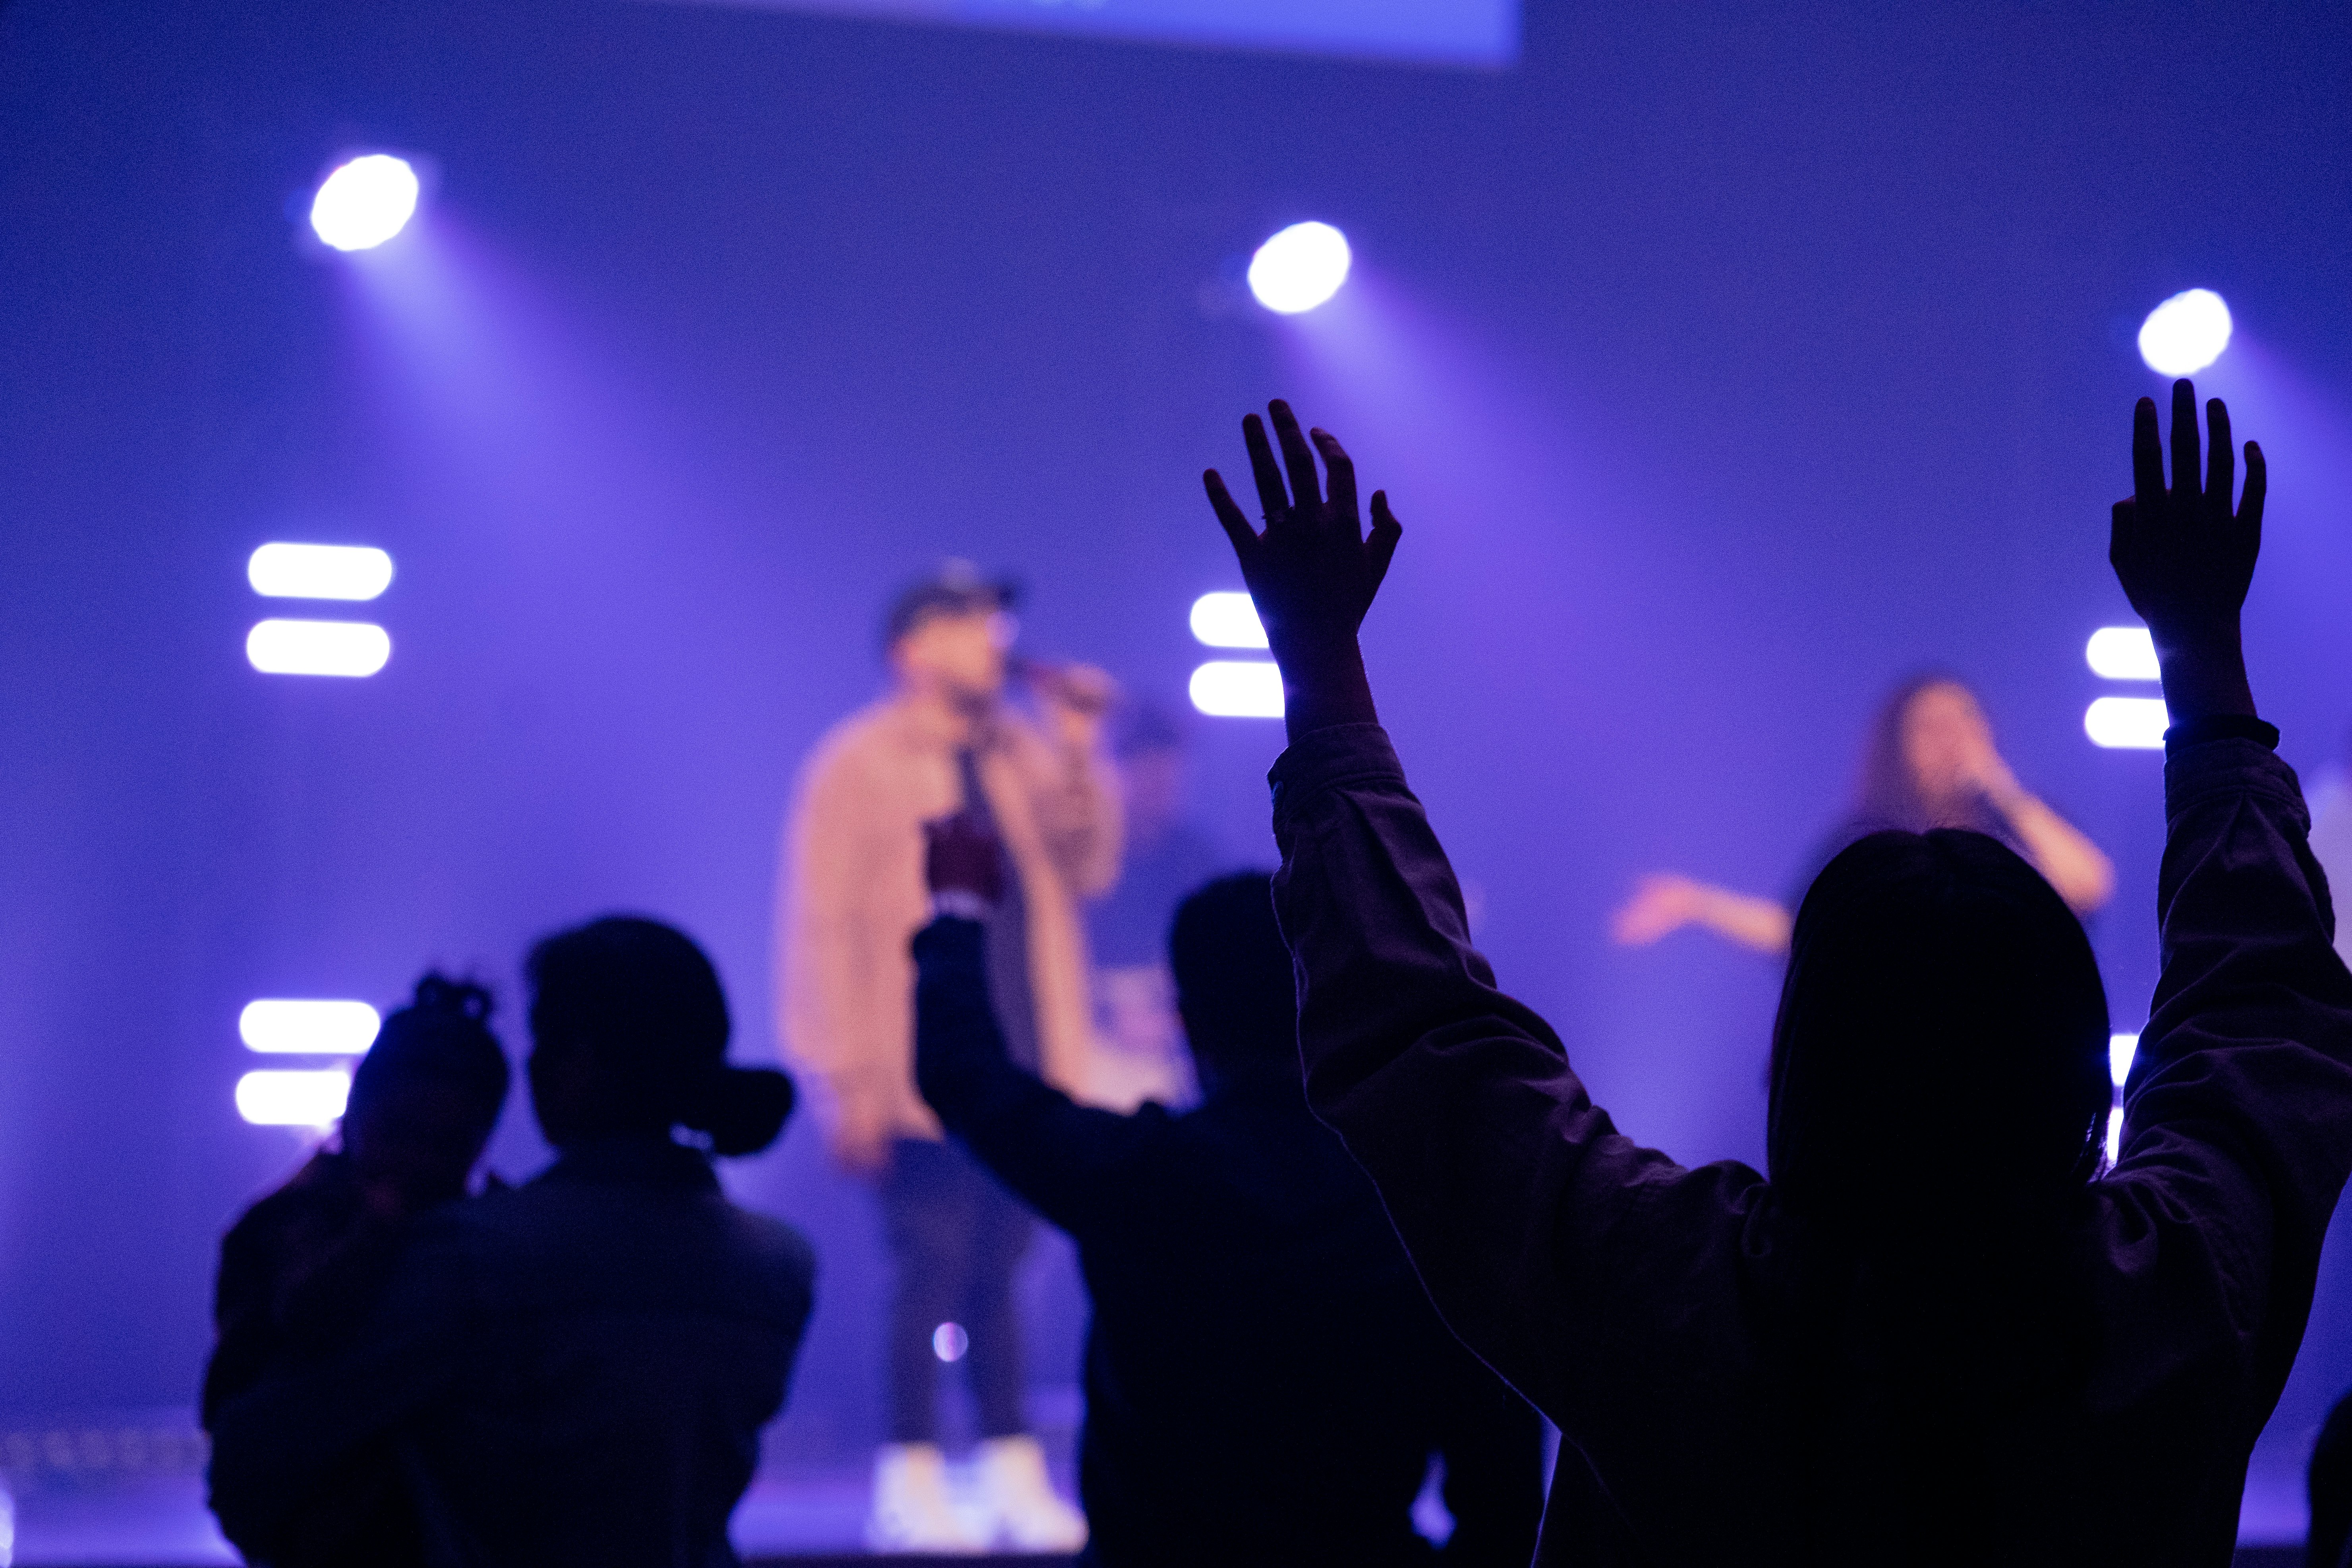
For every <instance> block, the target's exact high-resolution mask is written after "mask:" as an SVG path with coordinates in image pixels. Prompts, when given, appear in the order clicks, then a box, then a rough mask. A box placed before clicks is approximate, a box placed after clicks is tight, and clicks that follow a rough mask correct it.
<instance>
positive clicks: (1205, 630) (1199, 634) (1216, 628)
mask: <svg viewBox="0 0 2352 1568" xmlns="http://www.w3.org/2000/svg"><path fill="white" fill-rule="evenodd" d="M1192 636H1193V637H1196V638H1198V639H1199V640H1200V641H1201V642H1202V643H1203V644H1205V645H1206V646H1208V647H1265V626H1263V625H1261V624H1260V623H1259V621H1258V618H1257V605H1255V604H1254V603H1252V602H1251V600H1250V596H1249V595H1247V594H1234V593H1217V594H1203V595H1201V596H1200V597H1199V598H1197V599H1195V600H1193V601H1192Z"/></svg>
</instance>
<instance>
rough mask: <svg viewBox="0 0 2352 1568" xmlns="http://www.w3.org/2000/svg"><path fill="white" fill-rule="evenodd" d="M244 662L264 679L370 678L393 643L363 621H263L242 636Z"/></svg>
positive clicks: (380, 629)
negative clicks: (243, 639)
mask: <svg viewBox="0 0 2352 1568" xmlns="http://www.w3.org/2000/svg"><path fill="white" fill-rule="evenodd" d="M245 657H246V658H247V661H248V662H249V663H251V664H252V666H253V668H256V669H257V670H259V671H261V673H262V674H264V675H344V676H367V675H373V674H374V673H375V672H376V671H377V670H379V669H382V668H383V667H384V664H385V662H386V661H387V660H389V659H390V658H392V638H391V637H390V636H389V635H388V634H387V633H386V632H385V631H384V629H383V627H382V626H372V625H370V624H369V623H367V622H365V621H290V620H268V621H263V622H261V623H260V624H259V625H257V626H255V627H254V628H253V630H252V631H251V632H249V633H248V634H247V636H246V639H245Z"/></svg>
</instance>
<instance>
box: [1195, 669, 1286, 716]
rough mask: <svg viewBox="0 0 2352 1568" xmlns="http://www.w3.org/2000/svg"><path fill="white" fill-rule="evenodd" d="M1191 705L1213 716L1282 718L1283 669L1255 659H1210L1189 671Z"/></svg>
mask: <svg viewBox="0 0 2352 1568" xmlns="http://www.w3.org/2000/svg"><path fill="white" fill-rule="evenodd" d="M1191 695H1192V706H1193V707H1195V708H1197V709H1199V710H1201V711H1202V712H1203V713H1206V714H1208V715H1209V716H1210V717H1211V718H1213V719H1279V718H1281V717H1282V671H1281V670H1280V669H1278V668H1276V667H1275V666H1273V665H1271V664H1267V663H1265V662H1263V661H1261V660H1257V659H1238V658H1213V659H1211V660H1210V661H1209V662H1208V663H1206V664H1204V665H1202V667H1201V668H1198V669H1196V670H1194V671H1193V672H1192V688H1191Z"/></svg>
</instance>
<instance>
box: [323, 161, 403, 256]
mask: <svg viewBox="0 0 2352 1568" xmlns="http://www.w3.org/2000/svg"><path fill="white" fill-rule="evenodd" d="M418 188H419V187H418V184H417V180H416V171H415V170H414V169H412V168H410V167H409V166H408V164H407V163H406V161H405V160H404V159H400V158H395V157H394V156H392V155H391V154H390V153H368V154H367V155H366V156H365V157H361V158H353V159H352V160H351V161H350V162H349V163H344V164H342V165H341V167H339V168H337V169H336V170H335V171H334V173H332V174H329V175H328V176H327V177H326V178H325V179H324V180H322V181H320V184H319V194H318V195H315V196H313V197H312V198H311V199H310V230H311V232H312V233H314V234H316V235H317V236H318V237H319V238H320V240H321V241H323V242H324V243H325V244H327V245H329V246H331V247H333V248H335V249H337V250H373V249H374V248H375V247H377V246H379V245H382V244H383V242H384V241H385V240H388V239H390V238H391V237H393V236H394V235H396V234H398V233H399V232H400V231H401V230H402V229H404V228H406V227H407V226H408V220H409V219H410V218H412V217H414V216H416V197H417V192H418Z"/></svg>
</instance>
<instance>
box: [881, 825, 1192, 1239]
mask: <svg viewBox="0 0 2352 1568" xmlns="http://www.w3.org/2000/svg"><path fill="white" fill-rule="evenodd" d="M928 831H929V834H930V839H931V842H930V847H929V854H928V857H927V863H928V868H929V876H930V882H931V888H932V891H933V893H934V895H935V896H936V897H939V898H940V902H941V905H942V913H941V914H940V916H939V918H937V919H935V920H933V921H931V923H930V924H929V925H927V926H925V927H924V928H923V929H922V930H921V931H918V932H916V933H915V942H914V953H915V1084H916V1087H917V1088H918V1089H920V1090H921V1091H922V1095H923V1098H924V1100H927V1101H928V1102H929V1105H930V1107H931V1110H933V1111H935V1112H936V1113H937V1114H938V1116H939V1118H940V1122H941V1123H942V1124H943V1125H945V1127H946V1128H947V1130H948V1131H949V1132H950V1133H951V1134H952V1135H953V1136H954V1137H955V1138H956V1139H958V1140H959V1141H960V1142H962V1143H963V1145H964V1146H965V1147H966V1148H967V1149H969V1150H970V1151H971V1153H972V1156H973V1158H975V1159H977V1160H978V1161H979V1162H980V1163H982V1164H983V1165H985V1166H987V1167H988V1168H989V1170H990V1171H992V1173H995V1175H996V1178H997V1179H998V1180H999V1181H1001V1182H1003V1184H1005V1185H1006V1186H1007V1187H1009V1188H1010V1189H1012V1190H1013V1192H1014V1193H1016V1194H1019V1195H1020V1196H1021V1198H1022V1199H1023V1201H1024V1202H1026V1203H1027V1204H1028V1205H1030V1206H1031V1207H1032V1208H1034V1209H1035V1210H1036V1211H1037V1212H1038V1213H1039V1214H1041V1215H1045V1217H1046V1218H1047V1219H1049V1220H1051V1221H1052V1222H1053V1223H1054V1224H1055V1225H1057V1226H1061V1227H1062V1228H1063V1229H1065V1230H1067V1231H1071V1232H1073V1233H1077V1232H1080V1231H1083V1230H1085V1229H1086V1228H1087V1227H1088V1226H1091V1225H1092V1224H1094V1223H1095V1222H1096V1221H1097V1219H1098V1218H1100V1217H1101V1216H1102V1215H1104V1214H1105V1213H1106V1211H1107V1210H1108V1207H1109V1206H1110V1205H1111V1204H1112V1203H1113V1201H1114V1200H1115V1199H1116V1198H1117V1197H1118V1194H1119V1191H1120V1189H1121V1187H1122V1185H1123V1184H1124V1183H1125V1180H1126V1178H1127V1175H1128V1173H1129V1172H1131V1171H1133V1170H1135V1169H1136V1168H1137V1165H1138V1163H1139V1160H1140V1159H1141V1158H1142V1157H1143V1156H1144V1155H1145V1154H1146V1153H1147V1152H1148V1151H1149V1150H1150V1147H1151V1145H1152V1144H1153V1143H1154V1142H1156V1140H1157V1136H1158V1134H1159V1132H1160V1131H1161V1130H1163V1129H1164V1128H1165V1127H1166V1126H1167V1125H1168V1119H1167V1115H1166V1113H1165V1112H1164V1111H1162V1110H1160V1108H1159V1107H1158V1106H1147V1107H1145V1109H1144V1110H1143V1111H1142V1112H1141V1113H1139V1114H1138V1115H1136V1116H1131V1117H1130V1116H1120V1115H1118V1114H1116V1113H1114V1112H1111V1111H1108V1110H1096V1109H1093V1108H1091V1107H1087V1106H1080V1105H1078V1104H1076V1103H1075V1102H1073V1101H1072V1100H1071V1099H1070V1097H1069V1096H1067V1095H1066V1094H1064V1093H1063V1092H1062V1091H1061V1090H1059V1089H1055V1088H1054V1087H1053V1086H1052V1085H1050V1084H1047V1083H1045V1081H1043V1080H1042V1079H1039V1078H1038V1077H1037V1076H1036V1075H1035V1074H1034V1073H1031V1072H1028V1071H1025V1070H1024V1069H1023V1068H1018V1067H1015V1066H1014V1065H1013V1062H1012V1060H1011V1058H1009V1057H1007V1056H1006V1054H1005V1048H1004V1034H1003V1029H1002V1028H1001V1027H1000V1026H998V1024H997V1021H996V1011H995V1009H994V1007H993V1006H992V1005H990V1002H989V995H988V962H987V949H986V945H985V944H986V942H987V932H986V930H985V928H984V927H983V926H982V923H981V921H980V919H979V918H977V917H979V916H980V915H981V914H982V913H983V912H984V911H985V910H986V908H987V906H988V905H989V904H991V903H992V902H994V900H995V899H996V897H997V896H998V895H999V893H1000V891H1001V889H1002V879H1003V867H1002V859H1001V853H1002V852H1001V851H1000V850H999V848H998V847H997V844H996V841H995V840H994V839H993V838H992V837H989V836H988V835H987V834H986V833H985V832H984V831H983V830H981V829H978V828H976V827H975V826H973V825H972V823H971V819H970V818H969V817H961V816H959V817H955V818H951V819H950V821H949V822H947V823H944V824H933V825H932V826H930V827H929V829H928ZM950 906H952V908H953V910H955V911H956V912H947V911H948V909H949V907H950Z"/></svg>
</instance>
